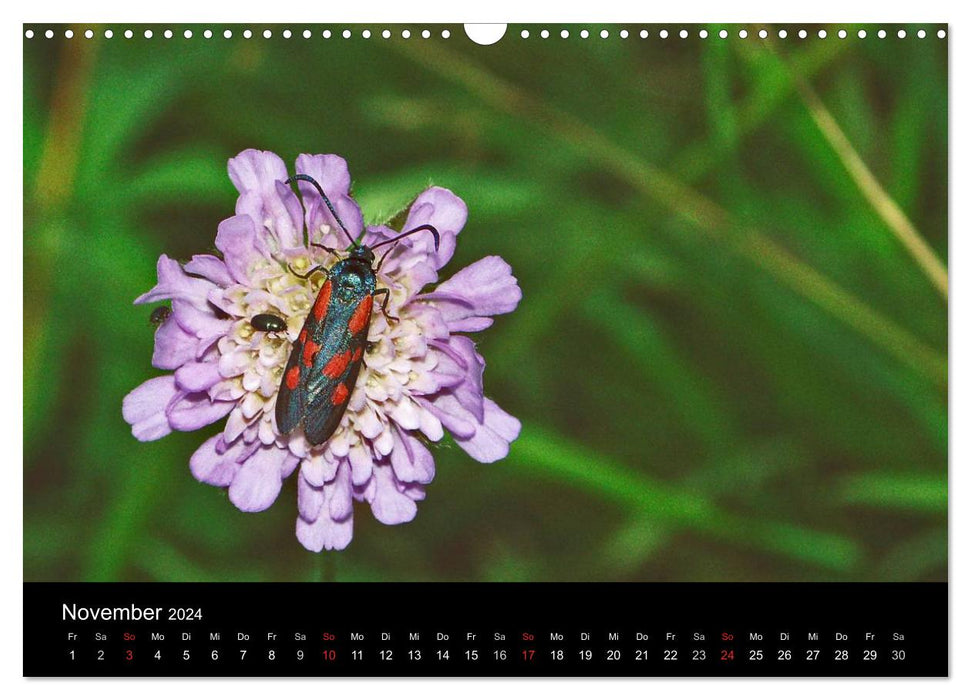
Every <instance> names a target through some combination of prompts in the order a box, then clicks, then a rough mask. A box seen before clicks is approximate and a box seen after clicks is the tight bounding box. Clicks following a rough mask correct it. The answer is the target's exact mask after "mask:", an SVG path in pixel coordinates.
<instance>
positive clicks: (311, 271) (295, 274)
mask: <svg viewBox="0 0 971 700" xmlns="http://www.w3.org/2000/svg"><path fill="white" fill-rule="evenodd" d="M287 269H288V270H290V274H292V275H293V276H294V277H299V278H300V279H302V280H305V279H309V277H310V275H312V274H314V273H315V272H317V271H319V270H324V267H323V266H322V265H317V266H315V267H312V268H310V270H309V271H308V272H307V274H305V275H301V274H300V273H299V272H297V271H296V270H294V269H293V265H290V264H289V263H288V264H287ZM324 272H327V271H326V270H324Z"/></svg>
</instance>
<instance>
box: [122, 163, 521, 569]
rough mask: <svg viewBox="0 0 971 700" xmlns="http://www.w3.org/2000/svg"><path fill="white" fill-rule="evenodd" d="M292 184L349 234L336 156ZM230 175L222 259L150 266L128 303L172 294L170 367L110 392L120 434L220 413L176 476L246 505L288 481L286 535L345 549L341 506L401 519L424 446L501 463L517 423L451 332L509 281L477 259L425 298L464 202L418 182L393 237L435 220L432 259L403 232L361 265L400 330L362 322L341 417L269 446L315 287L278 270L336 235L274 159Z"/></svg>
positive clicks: (501, 301) (345, 180)
mask: <svg viewBox="0 0 971 700" xmlns="http://www.w3.org/2000/svg"><path fill="white" fill-rule="evenodd" d="M296 173H305V174H307V175H310V176H311V177H313V178H314V179H315V180H317V182H319V183H320V184H321V186H322V187H323V189H324V191H325V192H326V193H327V195H328V197H330V198H331V201H332V202H333V203H334V206H335V208H336V209H337V211H338V214H339V215H340V217H341V219H342V220H343V222H344V223H345V225H346V226H347V227H348V229H349V230H350V233H351V235H352V236H355V237H357V236H358V235H360V234H361V232H362V231H364V219H363V217H362V215H361V210H360V208H359V207H358V205H357V203H356V202H355V201H354V200H353V199H351V197H350V194H349V191H350V183H351V179H350V174H349V173H348V170H347V164H346V163H345V162H344V160H343V159H342V158H340V157H338V156H335V155H315V156H311V155H301V156H300V157H298V158H297V162H296ZM229 177H230V179H231V180H232V181H233V184H234V185H236V188H237V189H238V190H239V193H240V194H239V199H238V200H237V201H236V215H235V216H233V217H230V218H228V219H226V220H225V221H223V222H222V223H221V224H219V228H218V231H217V233H216V248H217V249H218V250H219V252H220V253H222V256H221V257H219V256H215V255H196V256H194V257H193V258H192V260H190V261H189V262H187V263H185V264H184V265H181V264H179V263H178V262H176V261H174V260H172V259H170V258H168V257H166V256H165V255H163V256H162V257H161V258H159V261H158V284H157V285H156V286H155V287H154V288H152V289H151V290H150V291H149V292H147V293H146V294H143V295H142V296H140V297H138V298H137V299H136V300H135V303H136V304H144V303H152V302H157V301H160V300H164V299H170V300H171V301H172V314H171V316H170V317H169V318H168V319H167V320H165V322H164V323H162V325H161V326H160V327H159V329H158V331H157V332H156V335H155V352H154V355H153V356H152V364H153V365H154V366H155V367H157V368H158V369H162V370H169V371H171V372H172V373H171V374H165V375H163V376H160V377H156V378H154V379H149V380H148V381H147V382H145V383H144V384H142V385H141V386H139V387H138V388H137V389H135V390H134V391H132V392H131V393H130V394H128V396H126V397H125V400H124V403H123V406H122V413H123V415H124V417H125V420H126V421H128V423H130V424H131V426H132V434H133V435H134V436H135V437H136V438H138V439H139V440H157V439H158V438H161V437H164V436H165V435H168V434H169V433H170V432H171V431H172V430H196V429H198V428H202V427H203V426H206V425H209V424H211V423H214V422H216V421H218V420H220V419H222V418H226V424H225V427H224V428H223V430H222V432H221V433H219V434H218V435H216V436H215V437H213V438H210V439H209V440H207V441H206V442H205V443H203V444H202V446H201V447H200V448H199V449H198V450H196V452H195V454H194V455H193V456H192V458H191V459H190V461H189V467H190V469H191V470H192V473H193V475H194V476H195V477H196V478H197V479H199V481H202V482H204V483H207V484H212V485H213V486H219V487H221V488H226V489H227V493H228V495H229V500H230V501H232V502H233V504H234V505H235V506H236V507H237V508H239V509H240V510H243V511H248V512H250V511H260V510H264V509H266V508H269V507H270V505H272V504H273V502H274V501H275V500H276V497H277V496H278V495H279V493H280V489H281V486H282V484H283V480H284V479H286V478H287V477H288V476H290V475H291V474H293V472H294V471H297V472H298V473H297V480H298V482H297V509H298V517H297V528H296V530H297V539H299V540H300V542H301V543H302V544H303V545H304V547H306V548H307V549H310V550H313V551H316V552H319V551H321V550H322V549H343V548H344V547H346V546H347V545H348V543H349V542H350V541H351V537H352V534H353V522H354V508H353V503H354V501H359V502H366V503H368V504H370V506H371V512H372V513H373V514H374V517H375V518H377V519H378V520H379V521H380V522H382V523H385V524H386V525H396V524H398V523H404V522H408V521H410V520H411V519H412V518H414V517H415V514H416V512H417V501H420V500H421V499H423V498H424V497H425V487H426V486H427V485H428V484H429V483H431V481H432V479H433V478H434V477H435V461H434V458H433V457H432V453H431V452H429V450H428V448H427V447H426V446H425V444H426V442H429V441H430V442H437V441H438V440H441V439H442V437H443V436H444V434H445V431H446V430H448V431H449V432H450V433H451V434H452V436H453V438H454V439H455V441H456V443H457V444H458V445H459V446H460V447H461V448H462V449H463V450H465V451H466V452H467V453H468V454H469V455H470V456H471V457H472V458H473V459H476V460H478V461H480V462H494V461H496V460H499V459H502V458H503V457H505V456H506V454H507V453H508V452H509V444H510V443H511V442H512V441H513V440H515V439H516V438H517V437H518V435H519V430H520V423H519V421H518V420H516V419H515V418H513V417H512V416H510V415H509V414H508V413H506V412H505V411H503V410H502V409H501V408H499V406H497V405H496V404H495V403H494V402H493V401H491V400H489V399H488V398H485V396H484V395H483V389H482V374H483V370H484V369H485V361H484V360H483V359H482V356H481V355H479V353H478V352H476V349H475V343H474V342H473V341H472V340H470V339H469V338H468V337H467V336H465V335H462V334H463V333H472V332H475V331H480V330H483V329H485V328H488V327H489V326H490V325H492V316H494V315H496V314H504V313H509V312H510V311H512V310H513V309H515V308H516V305H517V304H518V303H519V300H520V299H521V298H522V292H521V291H520V289H519V286H518V284H517V282H516V278H515V277H513V276H512V270H511V268H510V267H509V265H508V264H506V262H505V261H504V260H502V258H499V257H496V256H490V257H487V258H483V259H482V260H479V261H478V262H476V263H473V264H472V265H469V266H468V267H466V268H464V269H463V270H460V271H459V272H457V273H456V274H455V275H453V276H452V277H451V278H449V279H447V280H445V281H443V282H441V283H439V284H438V285H437V286H436V287H433V288H428V287H430V285H434V284H435V283H437V282H438V280H439V271H440V270H441V268H442V267H444V266H445V265H446V264H447V263H448V261H449V259H450V258H451V257H452V254H453V253H454V251H455V243H456V236H457V235H458V233H459V231H461V229H462V227H463V226H464V225H465V220H466V217H467V215H468V211H467V209H466V206H465V203H464V202H463V201H462V200H461V199H459V198H458V197H457V196H455V195H454V194H453V193H452V192H450V191H449V190H446V189H443V188H441V187H431V188H429V189H428V190H426V191H425V192H423V193H422V194H421V195H419V197H418V198H417V199H416V200H415V202H414V203H413V204H412V206H411V209H410V211H409V213H408V219H407V221H406V223H405V225H404V227H403V228H402V230H409V229H412V228H414V227H416V226H419V225H421V224H431V225H433V226H435V227H436V228H437V229H438V231H439V233H440V235H441V244H440V246H439V249H438V250H437V251H436V250H435V248H434V246H433V245H432V240H431V237H430V236H417V237H412V238H406V239H403V240H402V241H401V242H399V243H398V244H397V245H396V246H395V247H394V248H393V250H392V252H391V253H390V254H389V255H388V257H387V259H386V260H385V261H384V264H383V265H382V267H381V269H380V270H378V271H377V276H378V286H379V287H387V288H388V289H390V290H391V293H390V294H389V302H388V312H389V314H390V315H391V316H393V317H397V318H399V319H400V320H399V321H396V322H389V321H388V319H387V318H386V316H385V315H384V314H382V313H380V312H376V313H375V314H374V315H373V316H372V319H371V326H370V331H369V335H368V340H369V341H370V349H369V351H368V352H367V353H365V356H364V365H363V367H362V368H361V374H360V376H359V377H358V380H357V385H356V387H355V388H354V391H353V392H352V394H351V397H350V400H349V402H348V408H347V411H346V412H345V414H344V416H343V418H342V420H341V423H340V426H339V427H338V428H337V431H336V432H335V433H334V434H333V436H332V437H331V438H330V440H328V441H327V442H326V443H324V444H323V445H319V446H314V445H311V444H310V443H309V442H308V441H307V440H306V439H305V438H304V436H303V433H302V432H301V431H300V430H297V431H295V432H293V433H291V434H289V435H280V434H279V432H278V431H277V428H276V419H275V416H274V408H275V404H276V396H277V390H278V388H279V386H280V381H281V378H282V375H283V370H284V368H285V366H286V363H287V359H288V357H289V354H290V349H291V343H292V342H293V340H295V339H296V337H297V334H298V333H299V331H300V329H301V328H302V327H303V323H304V319H305V318H306V316H307V313H308V311H309V309H310V307H311V306H312V305H313V302H314V299H315V298H316V295H317V291H318V289H319V287H320V284H321V279H320V277H321V276H320V275H312V276H311V278H310V279H302V278H301V277H299V276H298V275H296V274H294V272H297V273H300V274H303V273H305V272H306V271H307V270H310V269H311V268H313V267H315V266H317V265H322V266H323V267H324V268H329V267H331V266H332V265H333V264H334V263H335V262H336V261H337V259H338V258H337V257H336V256H334V255H331V254H328V253H326V252H325V251H323V250H322V249H320V248H318V247H316V246H310V245H309V244H310V242H311V241H312V242H314V243H321V244H323V245H326V246H329V247H331V248H341V247H343V246H344V245H346V239H345V238H343V237H342V235H340V234H339V230H338V229H337V224H336V222H335V221H334V219H333V217H332V215H331V214H330V212H329V211H328V210H327V208H326V207H325V206H324V203H323V200H322V199H321V198H320V195H319V194H317V192H316V191H315V190H314V189H313V188H312V187H311V186H309V185H308V184H307V183H304V182H301V183H299V186H300V194H301V197H299V198H298V197H297V195H296V194H295V193H294V192H293V190H292V189H291V188H290V187H289V186H287V185H286V184H284V181H285V180H286V179H287V177H288V173H287V169H286V166H285V164H284V163H283V161H282V160H281V159H280V158H279V157H278V156H277V155H275V154H273V153H269V152H265V151H255V150H247V151H243V152H242V153H240V154H239V155H238V156H236V157H235V158H233V159H232V160H230V161H229ZM301 199H302V201H301ZM395 233H396V232H394V231H392V230H391V229H389V228H387V227H383V226H377V227H370V228H368V229H367V230H366V232H364V238H363V240H364V243H365V244H367V245H374V244H376V243H378V242H380V241H382V240H386V239H387V238H389V237H391V236H393V235H395ZM426 288H427V289H426ZM261 313H269V314H274V315H276V316H279V317H281V318H283V319H286V321H287V332H286V333H267V332H263V331H258V330H256V329H254V328H253V326H252V325H250V322H249V319H251V318H252V317H253V316H255V315H256V314H261ZM421 436H423V438H424V439H422V437H421ZM298 467H299V469H298Z"/></svg>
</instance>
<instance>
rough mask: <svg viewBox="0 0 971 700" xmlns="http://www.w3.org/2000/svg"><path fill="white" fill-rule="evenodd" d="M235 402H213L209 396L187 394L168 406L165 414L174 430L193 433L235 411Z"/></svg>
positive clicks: (200, 393) (197, 393) (198, 393)
mask: <svg viewBox="0 0 971 700" xmlns="http://www.w3.org/2000/svg"><path fill="white" fill-rule="evenodd" d="M235 405H236V402H234V401H213V400H212V399H210V398H209V394H207V393H205V392H202V391H200V392H196V393H192V394H187V395H186V396H183V397H182V398H181V399H179V400H177V401H176V402H175V403H173V404H172V405H171V406H168V407H167V409H166V411H165V414H166V415H167V416H168V419H169V425H170V426H172V428H173V429H174V430H183V431H192V430H198V429H199V428H204V427H205V426H207V425H210V424H212V423H215V422H216V421H217V420H219V419H220V418H223V417H224V416H225V415H226V414H227V413H229V412H230V411H232V410H233V407H234V406H235Z"/></svg>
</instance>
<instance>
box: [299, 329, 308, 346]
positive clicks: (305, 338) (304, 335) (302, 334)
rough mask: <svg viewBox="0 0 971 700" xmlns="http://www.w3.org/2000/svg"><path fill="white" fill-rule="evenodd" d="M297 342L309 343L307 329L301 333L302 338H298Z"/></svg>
mask: <svg viewBox="0 0 971 700" xmlns="http://www.w3.org/2000/svg"><path fill="white" fill-rule="evenodd" d="M297 342H298V343H306V342H307V329H306V328H304V329H303V330H302V331H300V336H299V337H298V338H297Z"/></svg>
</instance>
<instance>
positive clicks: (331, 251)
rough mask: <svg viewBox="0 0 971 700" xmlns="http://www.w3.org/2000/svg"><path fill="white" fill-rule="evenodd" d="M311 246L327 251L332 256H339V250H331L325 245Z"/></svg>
mask: <svg viewBox="0 0 971 700" xmlns="http://www.w3.org/2000/svg"><path fill="white" fill-rule="evenodd" d="M310 245H312V246H313V247H314V248H322V249H323V250H326V251H327V252H328V253H330V254H331V255H339V252H338V250H337V248H330V247H328V246H325V245H324V244H323V243H311V244H310Z"/></svg>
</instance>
